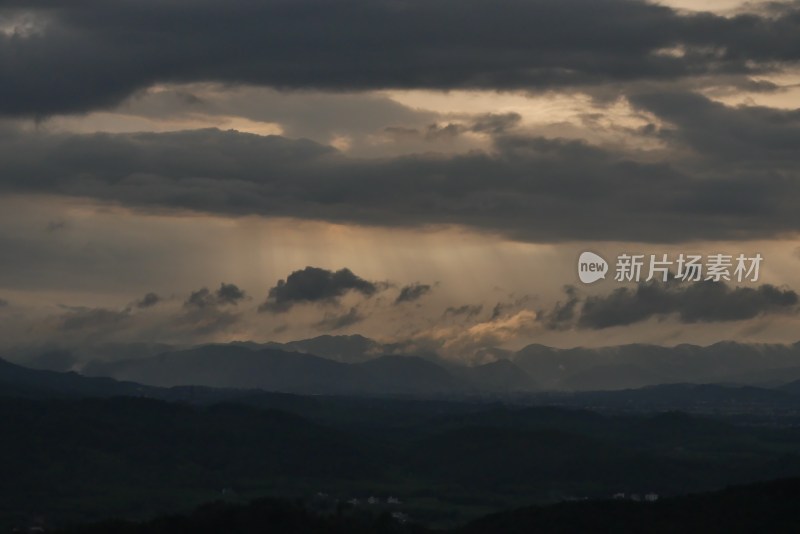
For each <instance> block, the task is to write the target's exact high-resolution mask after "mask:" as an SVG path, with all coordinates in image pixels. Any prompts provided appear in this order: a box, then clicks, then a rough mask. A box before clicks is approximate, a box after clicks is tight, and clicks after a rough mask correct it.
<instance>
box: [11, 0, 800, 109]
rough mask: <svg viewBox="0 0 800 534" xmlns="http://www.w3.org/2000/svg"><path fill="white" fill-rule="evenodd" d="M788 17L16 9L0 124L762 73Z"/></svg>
mask: <svg viewBox="0 0 800 534" xmlns="http://www.w3.org/2000/svg"><path fill="white" fill-rule="evenodd" d="M792 5H793V4H786V8H785V9H784V10H783V11H778V12H775V11H773V13H772V14H771V16H759V15H754V14H749V15H739V16H736V17H731V18H725V17H720V16H715V15H712V14H708V13H701V14H688V13H686V14H681V13H677V12H676V11H674V10H672V9H670V8H668V7H665V6H658V5H654V4H651V3H645V2H639V1H631V0H569V1H565V0H538V1H523V0H510V1H507V2H503V3H502V5H498V4H497V3H496V2H492V1H490V0H440V1H437V2H429V1H425V0H413V1H412V0H401V1H376V0H342V1H338V2H329V1H325V0H297V1H293V2H287V1H284V0H268V1H264V2H249V1H246V0H233V1H228V2H222V1H219V0H213V1H212V0H200V1H197V2H193V3H192V4H191V6H190V9H189V10H188V11H187V6H186V5H185V4H184V3H183V2H178V1H177V0H140V1H137V2H133V1H121V2H101V1H98V0H75V1H71V2H66V3H62V4H58V3H53V2H49V1H38V2H37V1H24V2H23V1H21V0H18V1H15V2H14V1H12V2H6V3H5V4H4V7H3V8H2V9H4V11H5V14H6V16H7V17H8V19H9V20H11V21H12V23H13V20H14V19H15V17H19V16H21V15H24V16H25V17H27V20H29V21H30V20H33V21H34V24H33V25H32V26H31V25H28V26H25V27H20V29H19V30H18V31H17V32H16V34H7V33H5V34H2V36H1V37H0V79H2V80H3V82H4V83H3V84H0V114H10V115H36V116H43V115H48V114H52V113H59V112H81V111H86V110H90V109H97V108H100V107H104V106H111V105H114V104H115V103H118V102H119V101H120V100H122V99H123V98H125V97H126V96H128V95H130V94H131V93H132V92H134V91H136V90H137V89H141V88H144V87H147V86H149V85H152V84H154V83H163V82H188V81H219V82H231V83H250V84H258V85H268V86H272V87H278V88H318V89H319V88H321V89H333V90H362V89H384V88H439V89H453V88H485V89H537V88H553V87H559V86H586V85H590V84H595V83H605V82H608V81H617V82H619V81H628V80H654V79H655V80H672V79H675V78H680V77H689V76H699V75H730V74H740V73H744V74H750V73H754V72H755V73H759V72H762V71H764V70H767V69H769V68H772V67H773V65H774V63H775V62H781V61H794V60H797V59H798V57H800V31H798V27H799V26H800V17H798V10H797V9H796V7H790V6H792ZM676 46H682V47H683V49H684V54H683V55H682V56H681V57H675V56H674V55H668V54H660V53H658V52H659V51H660V50H662V49H665V48H673V47H676Z"/></svg>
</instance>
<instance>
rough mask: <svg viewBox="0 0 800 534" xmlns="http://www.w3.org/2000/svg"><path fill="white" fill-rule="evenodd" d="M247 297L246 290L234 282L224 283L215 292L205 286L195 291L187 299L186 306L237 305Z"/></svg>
mask: <svg viewBox="0 0 800 534" xmlns="http://www.w3.org/2000/svg"><path fill="white" fill-rule="evenodd" d="M246 297H247V295H246V294H245V292H244V291H242V290H241V289H239V288H238V287H237V286H236V285H234V284H225V283H222V284H221V285H220V287H219V289H217V290H216V291H214V292H211V291H209V290H208V288H206V287H204V288H201V289H198V290H197V291H193V292H192V293H191V294H190V295H189V298H188V299H186V302H185V303H184V306H185V307H187V308H192V307H193V308H210V307H216V306H222V305H227V304H232V305H236V304H238V303H239V301H241V300H244V299H245V298H246Z"/></svg>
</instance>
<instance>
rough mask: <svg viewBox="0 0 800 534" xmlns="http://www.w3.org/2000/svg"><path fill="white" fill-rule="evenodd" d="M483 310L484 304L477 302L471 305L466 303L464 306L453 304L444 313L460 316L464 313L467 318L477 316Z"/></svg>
mask: <svg viewBox="0 0 800 534" xmlns="http://www.w3.org/2000/svg"><path fill="white" fill-rule="evenodd" d="M482 311H483V304H475V305H474V306H470V305H469V304H464V305H463V306H457V307H455V306H451V307H449V308H447V309H446V310H445V311H444V315H445V316H447V315H452V316H460V315H463V316H464V317H466V318H467V319H470V318H472V317H475V316H477V315H479V314H480V313H481V312H482Z"/></svg>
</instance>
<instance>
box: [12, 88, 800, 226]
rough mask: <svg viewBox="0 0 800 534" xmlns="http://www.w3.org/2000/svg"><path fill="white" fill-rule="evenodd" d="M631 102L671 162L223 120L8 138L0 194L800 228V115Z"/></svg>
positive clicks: (590, 150) (455, 216)
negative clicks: (655, 120)
mask: <svg viewBox="0 0 800 534" xmlns="http://www.w3.org/2000/svg"><path fill="white" fill-rule="evenodd" d="M632 102H633V103H634V105H635V106H637V107H638V108H640V109H642V110H645V111H648V112H650V113H653V114H655V115H657V116H658V117H659V118H660V119H662V120H663V121H665V122H667V123H668V126H665V127H663V128H662V129H660V130H659V129H658V128H657V127H652V128H650V129H648V131H646V132H642V135H650V136H657V137H659V138H661V139H663V140H665V141H666V142H667V144H668V147H667V148H666V149H665V150H664V151H662V152H661V153H660V156H659V157H658V158H656V157H654V156H653V155H652V154H646V155H645V156H646V158H643V157H642V156H641V155H640V154H638V153H636V152H624V151H622V150H621V149H612V148H600V147H597V146H592V145H589V144H587V143H586V142H582V141H570V140H564V139H547V138H542V137H529V136H524V135H520V134H510V133H506V132H501V133H499V134H496V135H493V136H492V140H493V147H492V149H491V150H489V151H471V152H468V153H464V154H457V155H441V154H414V155H405V156H397V157H393V158H389V157H387V158H372V159H368V158H355V157H348V156H346V155H345V154H343V153H341V152H338V151H337V150H335V149H333V148H331V147H328V146H324V145H320V144H317V143H314V142H311V141H307V140H296V141H293V140H289V139H286V138H282V137H278V136H266V137H263V136H257V135H252V134H242V133H238V132H234V131H227V132H223V131H219V130H216V129H205V130H194V131H184V132H171V133H137V134H90V135H70V134H47V133H35V132H34V133H22V132H16V133H13V132H7V133H6V134H5V135H4V137H3V139H2V140H3V142H2V143H0V192H9V193H12V192H33V193H36V192H39V193H47V194H62V195H71V196H79V197H89V198H95V199H100V200H106V201H111V202H119V203H121V204H124V205H128V206H134V207H167V208H175V209H188V210H194V211H200V212H211V213H220V214H225V215H249V214H258V215H263V216H288V217H297V218H308V219H315V220H326V221H333V222H345V223H356V224H365V225H379V226H389V227H391V226H407V227H414V226H421V225H430V224H460V225H466V226H471V227H473V228H478V229H484V230H489V231H493V232H499V233H502V234H504V235H505V236H507V237H510V238H513V239H520V240H528V241H539V242H544V241H549V242H558V241H564V240H576V239H581V240H594V239H612V240H629V241H647V242H677V241H684V240H695V239H750V238H763V237H772V236H775V235H780V234H784V233H787V232H793V231H797V230H800V212H798V210H797V209H796V206H797V199H798V198H800V115H799V114H798V113H800V112H796V111H783V110H770V109H767V108H757V107H756V108H750V107H727V106H723V105H722V104H718V103H714V102H711V101H710V100H708V99H706V98H704V97H702V96H699V95H692V94H686V93H662V94H655V93H649V94H641V95H637V96H634V97H632ZM487 128H489V129H490V130H491V129H492V128H493V127H487ZM687 147H689V148H691V149H692V150H687Z"/></svg>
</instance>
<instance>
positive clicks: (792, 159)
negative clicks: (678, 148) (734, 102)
mask: <svg viewBox="0 0 800 534" xmlns="http://www.w3.org/2000/svg"><path fill="white" fill-rule="evenodd" d="M629 99H630V101H631V103H632V104H633V105H634V106H637V107H639V108H641V109H644V110H647V111H650V112H651V113H653V114H655V115H657V116H658V117H659V118H660V119H662V120H664V121H667V122H668V123H670V124H672V125H673V126H674V127H672V128H666V129H665V130H663V131H661V132H659V135H660V136H661V137H662V138H663V139H664V140H666V141H668V142H680V143H683V144H685V145H688V146H689V147H691V148H693V149H694V150H696V151H697V152H698V153H699V154H701V155H702V156H703V157H704V158H713V159H714V164H715V165H717V164H719V163H721V162H722V163H724V162H727V163H728V164H730V165H739V164H741V163H742V162H743V161H748V162H757V161H761V162H764V163H766V164H770V165H772V166H779V165H792V166H794V167H795V168H796V166H797V165H798V164H800V110H781V109H773V108H768V107H761V106H747V107H745V106H741V107H728V106H725V105H724V104H721V103H719V102H713V101H711V100H708V99H707V98H705V97H703V96H701V95H698V94H694V93H686V92H663V93H645V94H637V95H632V96H630V97H629Z"/></svg>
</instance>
